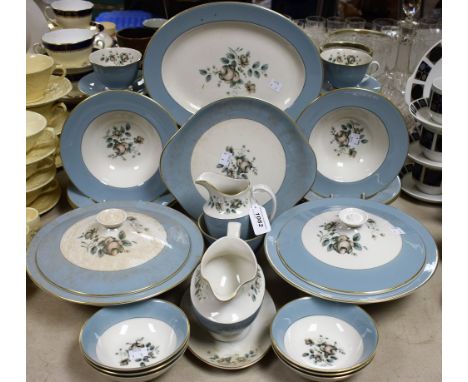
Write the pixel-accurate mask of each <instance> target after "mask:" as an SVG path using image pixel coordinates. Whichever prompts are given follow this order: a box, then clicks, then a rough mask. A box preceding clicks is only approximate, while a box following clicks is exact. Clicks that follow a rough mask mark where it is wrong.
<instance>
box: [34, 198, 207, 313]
mask: <svg viewBox="0 0 468 382" xmlns="http://www.w3.org/2000/svg"><path fill="white" fill-rule="evenodd" d="M109 208H119V209H123V210H125V211H126V212H127V215H128V218H127V221H126V222H125V223H124V224H122V226H121V227H122V228H120V227H119V229H115V230H111V231H110V232H109V231H104V233H105V235H104V233H103V232H102V230H100V228H99V227H98V226H97V224H96V223H95V218H96V214H97V213H99V212H100V211H102V210H104V209H109ZM127 226H128V227H127ZM81 228H85V229H83V230H81ZM86 228H89V229H86ZM93 229H94V230H93ZM81 231H83V232H81ZM114 231H115V232H114ZM122 231H124V233H123V234H122ZM79 233H81V234H79ZM101 233H102V237H98V236H99V235H101ZM54 237H55V238H54ZM151 238H154V240H152V239H151ZM140 240H141V242H139V241H140ZM202 252H203V239H202V236H201V234H200V231H199V230H198V228H197V227H196V226H195V224H194V223H193V222H192V221H191V220H190V219H188V218H187V217H185V216H184V215H183V214H181V213H180V212H177V211H175V210H173V209H171V208H168V207H163V206H160V205H157V204H155V203H151V202H141V201H140V202H125V201H123V202H105V203H98V204H95V205H92V206H89V207H85V208H81V209H77V210H73V211H70V212H68V213H66V214H65V215H62V216H61V217H59V218H58V219H56V220H54V221H53V222H51V223H49V224H48V225H46V226H45V227H43V228H42V229H41V230H40V231H39V232H38V234H37V235H36V236H35V237H34V240H33V241H32V242H31V245H30V247H29V250H28V257H27V271H28V274H29V275H30V277H31V279H32V280H33V281H34V282H35V283H36V284H37V285H38V286H39V287H41V288H43V289H45V290H46V291H48V292H49V293H51V294H53V295H55V296H57V297H59V298H62V299H65V300H68V301H72V302H77V303H82V304H90V305H116V304H126V303H131V302H135V301H140V300H144V299H147V298H150V297H153V296H156V295H159V294H161V293H164V292H166V291H167V290H169V289H171V288H173V287H174V286H176V285H178V284H179V283H181V282H182V281H184V280H185V279H186V278H187V277H188V276H189V274H190V273H191V272H192V271H193V269H194V268H195V266H196V265H197V264H198V262H199V261H200V258H201V255H202Z"/></svg>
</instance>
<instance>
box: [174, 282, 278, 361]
mask: <svg viewBox="0 0 468 382" xmlns="http://www.w3.org/2000/svg"><path fill="white" fill-rule="evenodd" d="M181 308H182V310H183V311H184V312H185V313H186V315H187V317H188V319H189V321H190V329H191V330H190V341H189V349H190V351H191V352H192V353H193V355H195V357H197V358H198V359H200V360H201V361H202V362H205V363H207V364H208V365H210V366H213V367H216V368H219V369H224V370H239V369H244V368H246V367H249V366H252V365H253V364H255V363H257V362H258V361H260V360H261V359H262V358H263V357H264V356H265V354H266V353H267V352H268V350H269V349H270V346H271V339H270V333H269V328H270V324H271V322H272V321H273V317H274V316H275V314H276V308H275V303H274V302H273V299H272V298H271V296H270V294H269V293H268V291H266V290H265V297H264V300H263V303H262V306H261V308H260V311H259V313H258V316H257V318H256V319H255V321H254V322H253V323H252V326H251V328H250V331H249V333H248V334H247V336H246V337H244V338H243V339H241V340H239V341H234V342H221V341H217V340H215V339H214V338H213V337H212V336H211V334H210V333H208V331H207V330H206V329H205V328H204V327H202V326H201V325H200V324H199V323H198V321H196V319H195V318H194V316H193V313H192V311H191V309H192V308H191V303H190V290H187V291H186V292H185V293H184V297H183V298H182V302H181Z"/></svg>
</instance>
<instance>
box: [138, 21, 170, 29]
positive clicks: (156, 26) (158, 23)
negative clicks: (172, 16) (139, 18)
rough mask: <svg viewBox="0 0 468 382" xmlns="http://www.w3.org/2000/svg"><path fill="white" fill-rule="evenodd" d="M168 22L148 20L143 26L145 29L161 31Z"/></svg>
mask: <svg viewBox="0 0 468 382" xmlns="http://www.w3.org/2000/svg"><path fill="white" fill-rule="evenodd" d="M166 21H167V19H161V18H152V19H146V20H144V21H143V26H144V27H145V28H151V29H159V28H160V27H161V26H162V25H163V24H164V23H165V22H166Z"/></svg>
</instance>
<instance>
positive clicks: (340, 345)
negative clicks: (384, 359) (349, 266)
mask: <svg viewBox="0 0 468 382" xmlns="http://www.w3.org/2000/svg"><path fill="white" fill-rule="evenodd" d="M270 335H271V340H272V346H273V350H274V351H275V353H276V355H277V356H278V358H279V359H280V361H282V362H283V363H284V364H285V365H286V366H287V367H288V368H289V369H290V370H292V371H293V372H294V373H296V374H298V375H300V376H301V377H303V378H306V379H308V380H311V381H322V382H328V381H342V380H344V379H347V378H349V377H351V376H353V375H355V374H357V373H359V372H360V371H362V370H363V369H364V368H365V367H366V366H368V365H369V364H370V363H371V362H372V360H373V358H374V356H375V352H376V349H377V343H378V339H379V335H378V332H377V328H376V327H375V324H374V321H373V320H372V318H371V317H370V316H369V315H368V314H367V313H366V312H365V311H364V310H363V309H361V308H360V307H358V306H356V305H350V304H341V303H336V302H330V301H325V300H320V299H317V298H314V297H304V298H300V299H297V300H293V301H291V302H290V303H288V304H286V305H285V306H283V308H281V309H280V310H279V311H278V313H277V314H276V316H275V318H274V320H273V322H272V324H271V329H270Z"/></svg>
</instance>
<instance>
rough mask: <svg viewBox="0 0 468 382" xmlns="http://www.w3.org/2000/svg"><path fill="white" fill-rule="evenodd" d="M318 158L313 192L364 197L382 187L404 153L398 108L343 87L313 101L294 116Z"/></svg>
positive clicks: (405, 135) (405, 134)
mask: <svg viewBox="0 0 468 382" xmlns="http://www.w3.org/2000/svg"><path fill="white" fill-rule="evenodd" d="M297 124H298V125H299V127H300V128H301V130H302V131H303V133H304V135H305V137H306V139H307V140H308V141H309V144H310V145H311V147H312V149H313V150H314V153H315V156H316V158H317V177H316V180H315V182H314V184H313V186H312V189H311V191H313V192H315V193H316V194H319V195H321V196H330V195H331V196H334V197H335V196H341V197H361V196H362V195H363V194H364V196H365V197H366V198H369V197H370V196H372V195H374V194H375V193H377V192H379V191H381V190H383V189H384V188H386V187H387V186H388V185H389V184H390V183H391V182H392V181H393V180H394V179H395V177H396V176H397V175H398V172H399V171H400V169H401V167H402V166H403V163H404V161H405V158H406V154H407V153H408V131H407V129H406V124H405V121H404V119H403V117H402V115H401V113H400V111H399V110H398V109H397V108H396V107H395V106H394V105H393V104H392V103H391V102H390V101H389V100H388V99H387V98H385V97H383V96H381V95H379V94H377V93H375V92H372V91H369V90H365V89H358V88H343V89H338V90H334V91H331V92H329V93H327V94H324V95H322V96H320V97H318V98H317V99H316V100H314V101H313V102H312V103H311V104H310V105H309V106H308V107H307V108H306V109H305V110H304V111H303V112H302V114H301V116H300V117H299V118H298V119H297Z"/></svg>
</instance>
